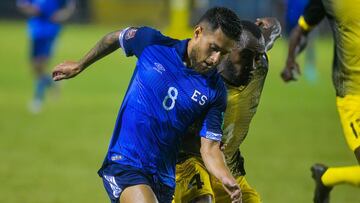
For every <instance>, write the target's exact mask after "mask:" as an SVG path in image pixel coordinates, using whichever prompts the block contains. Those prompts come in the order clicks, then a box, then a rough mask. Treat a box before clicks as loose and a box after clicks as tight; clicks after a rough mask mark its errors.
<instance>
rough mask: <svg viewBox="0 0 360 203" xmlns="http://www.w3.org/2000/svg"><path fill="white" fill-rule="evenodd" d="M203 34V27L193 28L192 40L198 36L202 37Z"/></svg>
mask: <svg viewBox="0 0 360 203" xmlns="http://www.w3.org/2000/svg"><path fill="white" fill-rule="evenodd" d="M203 32H204V28H203V26H201V25H197V26H195V30H194V38H195V39H197V38H199V36H200V35H202V34H203Z"/></svg>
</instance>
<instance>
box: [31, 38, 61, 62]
mask: <svg viewBox="0 0 360 203" xmlns="http://www.w3.org/2000/svg"><path fill="white" fill-rule="evenodd" d="M55 38H56V36H54V37H46V38H39V39H31V58H37V57H49V56H50V55H51V54H52V50H53V46H54V42H55Z"/></svg>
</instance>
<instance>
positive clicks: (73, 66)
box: [52, 61, 82, 81]
mask: <svg viewBox="0 0 360 203" xmlns="http://www.w3.org/2000/svg"><path fill="white" fill-rule="evenodd" d="M81 71H82V68H81V66H80V64H79V63H78V62H73V61H65V62H63V63H60V64H59V65H57V66H56V67H55V68H54V71H53V73H52V77H53V80H55V81H59V80H63V79H69V78H72V77H75V76H76V75H77V74H79V73H80V72H81Z"/></svg>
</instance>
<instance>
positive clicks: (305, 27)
mask: <svg viewBox="0 0 360 203" xmlns="http://www.w3.org/2000/svg"><path fill="white" fill-rule="evenodd" d="M298 24H299V26H300V27H301V29H303V30H305V31H310V30H311V29H312V26H310V25H309V24H308V23H307V22H306V21H305V18H304V16H300V18H299V20H298Z"/></svg>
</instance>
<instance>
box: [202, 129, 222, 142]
mask: <svg viewBox="0 0 360 203" xmlns="http://www.w3.org/2000/svg"><path fill="white" fill-rule="evenodd" d="M221 137H222V134H219V133H214V132H210V131H207V132H206V135H205V138H206V139H210V140H214V141H221Z"/></svg>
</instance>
